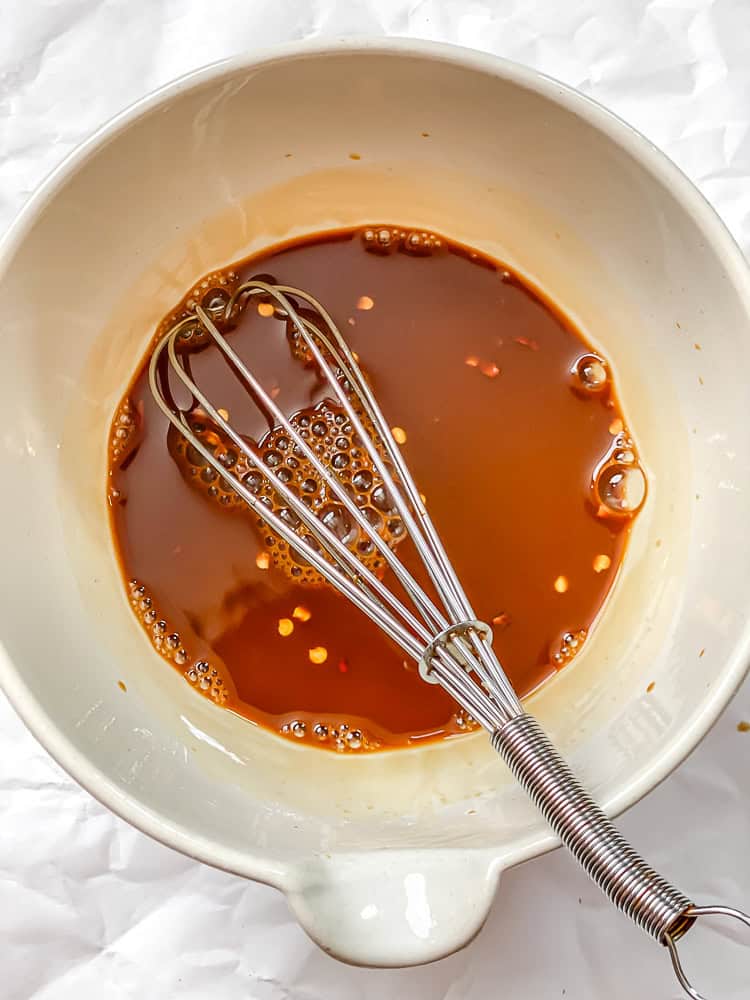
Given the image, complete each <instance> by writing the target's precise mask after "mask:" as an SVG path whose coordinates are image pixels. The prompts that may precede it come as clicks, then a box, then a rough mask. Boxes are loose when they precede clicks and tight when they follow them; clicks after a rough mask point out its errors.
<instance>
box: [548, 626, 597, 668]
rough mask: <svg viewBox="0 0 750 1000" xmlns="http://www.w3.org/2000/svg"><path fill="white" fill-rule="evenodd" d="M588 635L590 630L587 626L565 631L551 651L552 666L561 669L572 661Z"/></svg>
mask: <svg viewBox="0 0 750 1000" xmlns="http://www.w3.org/2000/svg"><path fill="white" fill-rule="evenodd" d="M587 635H588V632H587V630H586V629H585V628H581V629H577V630H576V631H571V632H565V633H564V634H563V635H562V637H561V638H560V639H559V640H558V642H557V643H555V644H554V646H553V648H552V650H551V652H550V660H551V662H552V666H553V667H554V668H555V669H556V670H560V669H561V668H562V667H564V666H566V665H567V664H568V663H570V661H571V660H572V659H573V657H574V656H576V655H577V654H578V653H580V651H581V649H582V648H583V644H584V642H585V641H586V637H587Z"/></svg>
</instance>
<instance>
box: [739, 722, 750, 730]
mask: <svg viewBox="0 0 750 1000" xmlns="http://www.w3.org/2000/svg"><path fill="white" fill-rule="evenodd" d="M737 732H738V733H750V722H738V723H737Z"/></svg>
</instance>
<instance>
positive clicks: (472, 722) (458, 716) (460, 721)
mask: <svg viewBox="0 0 750 1000" xmlns="http://www.w3.org/2000/svg"><path fill="white" fill-rule="evenodd" d="M475 729H479V723H478V722H477V721H476V719H475V718H473V716H471V715H470V714H469V712H467V711H466V709H464V708H459V709H458V710H457V711H455V712H454V713H453V715H452V717H451V720H450V722H449V724H448V730H449V731H450V730H452V731H453V732H457V733H468V732H472V731H473V730H475Z"/></svg>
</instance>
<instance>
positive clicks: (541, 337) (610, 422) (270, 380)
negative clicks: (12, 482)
mask: <svg viewBox="0 0 750 1000" xmlns="http://www.w3.org/2000/svg"><path fill="white" fill-rule="evenodd" d="M261 273H262V274H265V275H272V276H273V280H275V281H277V282H282V283H284V284H289V285H293V286H296V287H299V288H303V289H305V290H306V291H308V292H310V293H311V294H312V295H314V296H315V297H316V298H317V299H318V300H319V301H320V302H322V303H323V305H324V306H325V307H326V308H327V309H328V311H329V312H330V313H331V315H332V316H333V318H334V320H335V321H336V323H337V324H338V326H339V328H340V329H341V330H342V331H343V333H344V335H345V337H346V339H347V340H348V342H349V344H350V346H351V348H352V350H353V351H355V352H356V353H357V354H358V356H359V358H360V363H361V365H362V368H363V370H364V371H365V372H366V373H367V377H368V378H369V380H370V382H371V385H372V387H373V390H374V392H375V395H376V397H377V399H378V401H379V403H380V405H381V407H382V409H383V412H384V414H385V416H386V418H387V419H388V420H389V422H390V423H391V426H392V428H393V433H394V435H395V437H396V439H397V440H398V442H399V444H400V446H401V448H402V451H403V454H404V456H405V458H406V461H407V463H408V464H409V466H410V468H411V470H412V472H413V475H414V478H415V480H416V482H417V484H418V486H419V489H420V491H421V492H422V494H423V497H424V502H425V503H426V505H427V508H428V509H429V511H430V514H431V515H432V518H433V521H434V523H435V525H436V526H437V529H438V531H439V532H440V533H441V536H442V539H443V542H444V544H445V547H446V550H447V552H448V555H449V557H450V558H451V560H452V561H453V564H454V566H455V568H456V571H457V573H458V576H459V578H460V579H461V581H462V583H463V585H464V587H465V589H466V591H467V593H468V596H469V599H470V600H471V601H472V602H473V604H474V608H475V610H476V613H477V615H478V616H479V617H480V618H482V619H484V620H485V621H487V622H491V623H492V627H493V630H494V634H495V648H496V650H497V653H498V655H499V657H500V660H501V663H502V664H503V666H504V668H505V670H506V672H507V673H508V675H509V677H510V679H511V681H512V683H513V684H514V686H515V688H516V690H517V692H518V693H519V694H520V695H522V696H523V695H526V694H528V693H529V692H530V691H531V690H533V689H534V688H536V687H537V686H538V685H539V684H541V683H542V682H543V681H544V680H545V679H546V678H548V677H549V676H551V675H552V674H554V673H555V672H556V671H557V670H559V669H561V668H562V667H564V666H565V665H566V664H568V663H569V662H570V661H571V660H572V659H573V657H574V656H575V655H576V654H577V653H578V652H579V651H580V649H581V647H582V645H583V644H584V642H585V640H586V637H587V635H588V632H589V629H590V628H591V625H592V623H593V621H594V619H595V618H596V616H597V613H598V612H599V610H600V608H601V606H602V603H603V601H604V599H605V597H606V595H607V593H608V591H609V589H610V587H611V586H612V583H613V580H614V578H615V575H616V573H617V571H618V568H619V565H620V562H621V560H622V556H623V552H624V549H625V545H626V541H627V535H628V530H629V526H630V523H631V521H632V516H633V514H634V513H635V512H636V511H637V510H638V509H639V508H640V506H641V505H642V503H643V500H644V498H645V488H646V482H645V478H644V476H643V472H642V470H641V467H640V465H639V464H638V456H637V452H636V450H635V447H634V445H633V442H632V441H631V439H630V438H629V436H628V432H627V429H626V428H625V424H624V421H623V417H622V414H621V412H620V411H619V408H618V403H617V399H616V396H615V392H614V387H613V384H612V374H611V371H610V369H609V366H608V365H607V363H606V361H605V360H604V359H603V358H601V357H600V356H598V355H597V354H596V353H595V352H594V351H592V350H591V348H590V347H589V345H588V344H586V343H585V341H584V340H583V338H582V337H581V335H580V334H579V333H578V332H577V331H576V330H575V328H574V327H573V325H572V324H571V323H570V322H569V321H568V320H567V319H566V318H564V317H563V316H562V315H561V314H560V313H559V312H558V311H557V310H556V309H554V308H553V307H552V306H551V305H550V304H549V303H548V302H546V301H545V300H544V299H543V298H542V297H541V296H540V295H539V294H538V293H536V292H535V291H533V290H532V289H531V288H530V287H529V286H528V285H527V284H525V283H524V282H523V281H522V280H521V279H520V278H519V277H518V276H517V275H515V274H513V273H511V272H510V271H509V270H508V269H507V268H506V267H505V266H503V265H501V264H498V263H497V262H495V261H492V260H490V259H489V258H487V257H485V256H484V255H482V254H480V253H478V252H476V251H473V250H470V249H468V248H465V247H462V246H459V245H457V244H454V243H452V242H450V241H448V240H446V239H445V238H443V237H439V236H436V235H434V234H431V233H423V232H418V231H417V232H412V231H409V230H401V229H399V228H398V227H378V228H371V229H365V230H357V231H354V230H351V231H349V230H347V231H337V232H333V233H324V234H318V235H316V236H311V237H308V238H305V239H302V240H298V241H295V242H293V243H289V244H285V245H282V246H279V247H276V248H274V249H272V250H270V251H266V252H264V253H262V254H259V255H257V256H256V257H254V258H251V259H249V260H247V261H244V262H242V263H239V264H235V265H233V267H232V268H229V269H227V270H225V271H223V272H215V273H213V274H211V275H208V276H207V277H206V278H205V279H202V280H201V281H199V282H198V283H197V284H196V286H195V287H194V288H193V289H192V290H191V291H190V293H189V294H188V295H187V296H186V297H185V299H184V300H183V301H182V302H181V303H180V304H179V305H178V306H177V307H176V308H175V310H174V311H173V312H172V313H170V314H169V316H167V317H166V318H165V320H164V321H163V323H162V324H161V325H160V327H159V329H158V331H157V338H158V337H160V336H161V335H163V333H164V332H166V330H167V329H169V327H170V326H172V325H173V324H174V322H175V321H176V320H178V319H179V318H181V317H184V316H186V315H188V314H189V312H190V311H191V310H194V308H195V305H196V303H198V302H202V303H203V304H204V307H206V308H212V307H213V308H215V309H216V310H217V311H220V307H221V305H222V302H223V301H226V298H227V297H228V294H229V292H231V291H232V290H233V289H234V288H235V287H237V285H238V283H239V282H241V281H242V280H243V279H247V278H249V277H252V276H256V275H259V274H261ZM228 329H230V331H231V332H230V333H229V336H230V337H231V342H232V345H233V347H234V348H235V350H237V351H238V352H239V353H240V354H241V355H242V356H243V358H245V360H246V361H247V362H249V363H250V365H251V367H252V369H253V371H254V373H255V374H256V376H257V377H258V378H259V379H260V381H261V383H262V384H263V385H264V386H265V387H266V388H267V389H268V391H269V392H270V393H271V395H272V396H273V398H274V399H275V400H276V402H277V404H278V405H279V406H280V407H281V409H282V411H283V412H285V413H287V414H290V415H291V414H294V415H295V416H294V420H295V423H296V425H297V426H298V427H299V428H300V429H303V430H304V431H305V434H306V435H309V436H310V439H311V440H316V441H317V442H318V444H319V446H320V448H321V452H320V453H321V454H325V456H326V458H327V460H328V461H330V462H331V463H332V465H333V467H334V468H337V469H338V471H340V472H341V474H342V475H343V476H345V477H347V479H348V481H349V482H351V484H352V488H353V489H355V490H356V493H357V495H358V496H359V497H360V498H361V499H360V501H359V502H360V504H361V505H362V506H366V507H367V510H368V516H371V517H372V518H373V523H376V524H377V526H378V531H379V532H380V534H381V537H383V538H384V540H385V541H387V543H388V544H389V545H390V546H391V547H393V548H396V549H397V552H398V555H399V558H401V559H402V560H403V561H404V562H405V563H406V564H407V565H408V566H409V568H410V569H411V570H412V571H413V572H414V574H415V575H416V576H417V577H418V578H420V579H423V578H424V573H423V571H422V569H421V567H420V565H419V562H418V560H417V559H416V556H415V554H414V552H413V550H412V548H411V543H410V541H409V540H408V539H406V538H404V535H403V527H402V525H401V522H400V520H399V518H398V517H397V516H395V513H394V511H393V510H392V509H391V504H390V501H389V498H388V496H387V495H386V494H385V492H384V491H383V489H382V486H380V484H379V480H378V478H377V475H375V474H374V471H373V469H372V467H371V466H370V465H369V463H368V461H367V460H366V456H364V455H363V453H362V451H361V449H358V448H357V442H356V439H354V440H353V439H352V435H351V428H350V427H348V425H347V424H346V420H345V417H343V415H342V413H341V412H340V411H339V410H338V408H337V407H336V406H334V405H333V404H332V403H331V402H330V400H326V397H325V394H324V393H323V391H322V389H321V383H320V381H319V379H318V378H317V376H316V373H315V371H314V370H313V369H311V367H310V366H305V365H304V363H303V361H301V360H300V359H299V357H295V347H294V344H292V345H291V349H290V343H289V341H288V340H287V337H286V335H285V325H284V323H283V322H282V321H280V320H278V319H277V318H276V317H275V316H274V312H273V307H272V306H271V305H270V303H264V302H260V303H259V304H252V305H250V306H249V307H248V308H247V309H246V310H245V311H244V313H243V314H242V315H241V316H240V317H239V319H238V320H237V321H236V323H235V324H234V325H233V326H232V327H230V328H228ZM297 353H298V352H297ZM146 364H147V359H146V360H145V361H144V362H143V363H142V364H141V365H140V366H139V368H138V371H137V373H136V374H135V377H134V379H133V381H132V383H131V385H130V387H129V389H128V391H127V393H126V395H125V397H124V398H123V400H122V402H121V404H120V406H119V408H118V411H117V413H116V414H115V417H114V421H113V424H112V430H111V436H110V470H109V483H108V488H109V493H108V499H109V504H110V511H111V518H112V527H113V534H114V538H115V542H116V546H117V549H118V553H119V558H120V562H121V566H122V570H123V574H124V576H125V579H126V580H127V581H128V583H127V589H128V594H129V599H130V602H131V604H132V606H133V609H134V611H135V613H136V614H137V616H138V618H139V620H140V622H141V624H142V625H143V627H144V628H145V629H146V631H147V634H148V636H149V638H150V639H151V642H152V643H153V646H154V648H155V649H156V650H157V651H158V652H159V653H160V654H161V655H162V656H163V657H164V658H165V659H167V660H168V661H169V662H170V663H171V664H172V665H173V666H174V667H175V668H176V669H178V670H179V671H180V672H181V673H183V674H184V676H185V678H186V680H187V681H188V682H189V683H190V684H192V685H193V686H194V687H195V689H196V691H198V692H199V693H201V694H203V695H205V696H206V697H209V698H211V699H213V700H214V701H215V702H216V703H217V704H219V705H221V706H223V707H225V708H229V709H231V710H233V711H235V712H238V713H240V714H241V715H243V716H245V717H246V718H247V719H249V720H251V721H253V722H255V723H258V724H260V725H263V726H265V727H267V728H269V729H271V730H272V731H274V732H276V733H280V734H282V735H284V736H287V737H289V738H290V739H294V740H300V741H306V742H308V743H310V744H312V745H315V746H321V747H324V748H329V749H334V750H338V751H347V752H349V751H362V750H373V749H379V748H392V747H399V746H407V745H413V744H414V743H416V742H417V741H424V740H430V739H438V738H441V737H448V736H455V735H457V734H459V733H461V732H465V731H467V730H469V729H471V728H473V727H474V725H475V724H474V722H473V720H472V719H471V718H469V717H467V715H466V714H465V713H464V712H463V711H462V710H460V709H459V708H458V707H457V706H456V704H455V703H454V702H453V701H452V699H451V698H450V697H449V696H448V695H447V694H446V693H445V692H444V691H442V690H441V689H440V688H438V687H436V686H433V685H426V684H425V683H424V682H423V681H421V680H420V678H419V675H418V673H417V671H416V666H415V664H413V663H411V662H406V661H405V660H404V656H403V654H402V653H401V652H400V650H399V649H397V648H396V647H395V645H394V644H393V643H392V642H391V641H390V640H389V639H387V638H386V637H385V636H384V635H383V634H382V633H381V632H380V631H379V630H378V628H377V627H376V626H375V625H374V624H372V623H371V622H370V621H369V620H368V619H366V618H365V617H364V615H362V614H361V613H360V612H359V611H358V610H357V609H356V608H354V607H352V606H350V605H349V603H348V602H347V601H346V600H345V599H344V598H342V597H340V596H339V595H338V594H336V593H335V592H334V591H333V590H332V589H331V588H330V587H329V586H327V585H325V584H322V583H321V582H320V579H319V578H318V577H317V574H316V573H315V572H314V571H313V570H312V568H311V567H310V566H308V565H303V564H302V563H300V562H299V561H298V560H296V559H295V558H294V557H293V555H292V554H291V553H290V552H289V551H288V549H287V548H286V546H284V545H283V543H282V544H279V542H280V540H279V539H277V538H274V537H273V535H272V534H269V532H268V530H267V529H264V528H261V527H259V526H258V525H257V523H256V519H255V518H254V516H253V515H252V513H251V512H250V511H249V510H247V509H246V508H245V507H244V505H242V504H241V503H240V502H239V499H238V497H237V496H236V494H234V493H233V491H232V490H231V488H230V487H229V486H228V485H227V484H226V483H225V482H224V481H223V480H222V479H221V478H220V477H218V476H217V475H216V474H215V473H214V472H213V470H211V469H210V468H208V467H206V466H205V463H204V461H203V459H202V458H201V456H200V455H199V454H198V453H197V451H195V449H191V448H190V447H188V446H186V444H185V442H184V440H183V439H182V438H180V437H179V435H176V434H175V433H174V432H170V433H168V425H167V421H166V419H165V418H164V417H163V415H162V414H161V413H160V412H159V411H158V409H157V407H156V405H155V403H154V401H153V400H152V398H151V395H150V392H149V388H148V379H147V375H146V370H145V369H146ZM190 365H191V370H192V374H193V377H194V378H195V380H196V382H197V383H198V384H199V385H200V386H201V388H202V389H203V391H204V392H205V393H206V395H207V396H208V397H209V398H210V399H211V400H212V401H213V403H214V405H215V406H217V407H221V409H222V411H223V415H224V414H226V415H228V419H230V420H231V422H232V423H233V424H234V425H235V426H236V427H237V429H238V430H239V431H240V433H241V434H242V435H243V436H247V437H250V438H252V439H253V440H254V441H257V442H258V446H259V448H260V449H261V450H262V452H263V454H264V456H265V461H266V463H267V465H268V467H269V470H270V471H271V473H272V474H274V475H282V476H284V477H285V481H289V482H291V483H293V484H295V488H296V489H298V490H299V491H300V493H301V494H303V493H305V491H308V492H309V494H310V497H311V502H313V501H314V500H315V497H316V493H317V490H318V488H319V484H318V483H316V482H315V481H314V480H311V477H309V476H307V475H306V474H305V473H306V470H305V468H304V463H300V462H299V460H298V459H296V458H295V456H294V454H293V451H292V450H291V449H290V447H289V442H288V441H287V440H286V438H285V436H284V435H283V434H282V433H281V431H280V429H278V428H276V429H269V427H268V425H267V424H264V421H263V418H262V417H261V416H260V414H259V413H258V411H257V410H254V409H253V408H252V407H251V406H250V404H249V403H248V399H247V396H246V394H245V391H244V390H243V388H242V387H241V385H240V384H239V382H238V381H237V380H236V379H235V378H234V376H233V375H232V374H231V372H230V371H229V369H228V368H227V366H226V363H225V362H224V361H223V360H222V359H221V358H220V357H219V356H218V352H217V350H216V349H215V347H213V346H208V347H205V346H201V345H200V343H199V344H198V346H196V348H195V349H194V351H193V352H192V353H191V357H190ZM184 396H185V393H184V392H182V394H181V395H180V393H179V392H177V390H175V397H176V399H177V402H178V403H179V405H181V406H184V407H190V405H191V403H190V400H188V399H185V398H183V397H184ZM195 412H197V411H195ZM225 457H226V463H227V464H228V465H231V466H233V467H234V468H235V469H237V470H238V471H242V460H241V458H240V457H238V456H237V454H236V453H232V452H231V449H227V450H226V455H225ZM249 468H250V467H249V466H248V469H249ZM243 474H245V473H243ZM246 474H247V475H256V477H257V473H252V472H249V473H246ZM246 481H247V480H246ZM251 484H252V486H253V488H254V489H256V490H257V491H258V493H259V495H263V494H264V491H265V495H267V497H268V502H270V503H273V504H275V505H276V506H277V507H278V506H279V503H278V497H277V496H275V495H274V492H273V490H272V489H270V488H269V487H268V486H266V485H265V484H264V483H263V482H262V481H261V479H260V477H257V479H256V480H251ZM321 513H322V514H323V515H324V516H325V514H326V512H325V511H321ZM327 516H328V517H329V519H332V521H331V523H334V522H335V519H336V518H337V517H338V516H339V513H338V512H337V511H336V510H331V511H329V512H328V513H327ZM338 527H339V528H341V529H342V530H344V531H345V530H346V525H345V524H344V525H338ZM337 530H338V529H337ZM363 559H365V560H366V561H367V560H369V561H370V564H371V565H372V567H373V568H374V569H375V570H376V571H379V572H383V568H382V565H381V564H380V560H379V559H378V553H377V551H375V552H374V553H366V552H365V553H363ZM385 580H386V582H388V574H387V573H386V576H385Z"/></svg>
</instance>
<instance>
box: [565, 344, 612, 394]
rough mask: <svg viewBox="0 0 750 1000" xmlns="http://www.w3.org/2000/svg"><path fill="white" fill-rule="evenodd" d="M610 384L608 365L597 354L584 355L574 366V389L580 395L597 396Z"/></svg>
mask: <svg viewBox="0 0 750 1000" xmlns="http://www.w3.org/2000/svg"><path fill="white" fill-rule="evenodd" d="M608 384H609V372H608V369H607V363H606V362H605V361H603V360H602V359H601V358H600V357H598V356H597V355H596V354H584V355H583V356H582V357H580V358H579V359H578V361H576V363H575V365H574V366H573V388H574V389H575V390H576V391H577V392H579V394H583V395H589V394H593V395H596V394H598V393H601V392H604V390H605V389H606V388H607V386H608Z"/></svg>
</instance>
